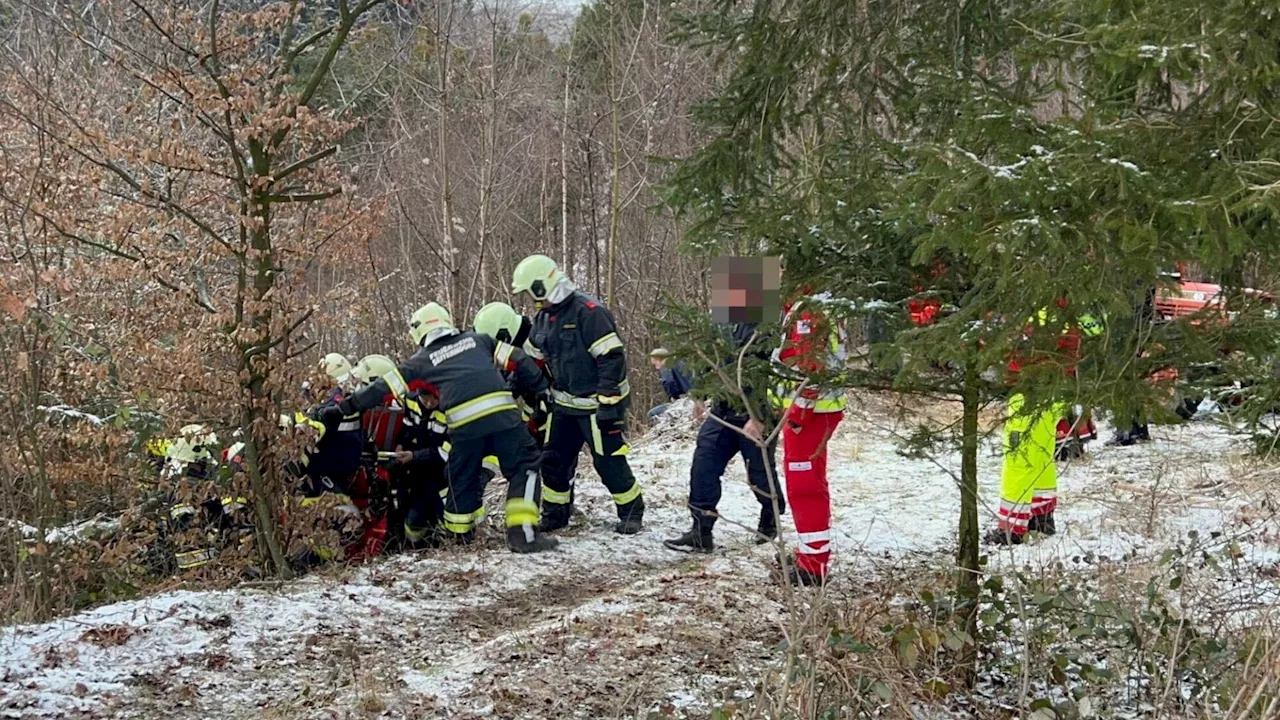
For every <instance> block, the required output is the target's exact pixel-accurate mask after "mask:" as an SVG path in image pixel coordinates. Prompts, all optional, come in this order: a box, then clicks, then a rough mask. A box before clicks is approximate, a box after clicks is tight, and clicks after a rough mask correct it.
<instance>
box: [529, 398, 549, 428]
mask: <svg viewBox="0 0 1280 720" xmlns="http://www.w3.org/2000/svg"><path fill="white" fill-rule="evenodd" d="M550 416H551V404H550V403H549V402H547V396H546V395H545V394H543V395H539V396H538V397H537V399H536V400H535V401H534V403H533V418H532V420H533V422H534V425H535V426H536V427H537V428H538V429H539V430H541V429H543V428H545V427H546V426H547V418H548V417H550Z"/></svg>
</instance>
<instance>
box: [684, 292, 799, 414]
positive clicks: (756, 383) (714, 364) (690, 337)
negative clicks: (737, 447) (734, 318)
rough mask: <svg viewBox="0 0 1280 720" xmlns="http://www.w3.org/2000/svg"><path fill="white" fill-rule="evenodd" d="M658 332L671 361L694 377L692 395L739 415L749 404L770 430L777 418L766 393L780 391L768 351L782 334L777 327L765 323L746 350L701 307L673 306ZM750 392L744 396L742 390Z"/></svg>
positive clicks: (775, 324) (775, 344)
mask: <svg viewBox="0 0 1280 720" xmlns="http://www.w3.org/2000/svg"><path fill="white" fill-rule="evenodd" d="M659 328H660V331H661V333H662V336H663V337H664V338H667V344H668V348H669V349H670V350H671V351H672V354H673V358H674V359H675V360H680V361H683V362H684V363H685V367H686V369H687V370H688V371H689V372H690V374H691V375H692V376H693V377H694V378H695V383H694V390H693V394H694V395H695V396H696V397H697V398H698V399H700V400H704V401H706V402H707V403H708V405H713V404H716V403H725V404H727V405H728V406H729V407H730V408H732V409H734V410H735V411H738V412H743V411H745V410H746V403H748V402H750V403H751V409H750V414H752V415H754V416H755V417H756V418H757V419H758V420H760V421H761V422H762V423H763V424H764V425H765V426H766V427H768V428H770V429H772V427H773V425H774V424H775V423H776V420H777V417H776V416H775V410H774V408H773V405H772V404H771V403H770V401H769V393H768V390H771V389H773V388H775V387H777V385H778V382H779V380H780V378H779V377H778V375H777V373H776V371H775V369H774V367H773V364H772V362H771V361H770V358H769V356H770V352H771V351H772V350H773V348H775V347H776V346H777V342H776V340H775V339H776V338H777V337H779V336H780V335H781V333H782V329H781V328H780V327H779V326H778V324H777V323H762V324H761V325H759V326H758V327H757V328H756V338H755V340H753V341H752V342H751V343H750V344H749V345H748V347H746V348H745V349H744V348H738V347H735V344H734V342H733V339H732V338H731V337H730V336H729V335H728V333H727V331H726V328H725V327H724V326H721V325H717V324H716V323H715V322H713V321H712V318H711V316H710V315H708V314H707V313H706V312H705V311H701V310H699V309H697V308H689V307H681V306H677V305H672V304H669V312H668V314H667V318H666V319H665V320H662V321H660V324H659ZM744 388H746V389H748V390H749V391H748V392H747V393H745V394H744V393H743V392H742V389H744Z"/></svg>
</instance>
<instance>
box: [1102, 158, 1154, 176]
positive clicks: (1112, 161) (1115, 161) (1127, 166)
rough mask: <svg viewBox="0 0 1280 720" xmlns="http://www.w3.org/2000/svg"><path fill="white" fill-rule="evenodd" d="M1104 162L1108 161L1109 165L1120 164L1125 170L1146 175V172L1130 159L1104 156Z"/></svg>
mask: <svg viewBox="0 0 1280 720" xmlns="http://www.w3.org/2000/svg"><path fill="white" fill-rule="evenodd" d="M1103 162H1105V163H1107V164H1108V165H1119V166H1120V167H1122V168H1124V169H1125V170H1129V171H1131V172H1135V173H1137V174H1139V175H1146V173H1144V172H1143V171H1142V170H1141V169H1140V168H1139V167H1138V166H1137V165H1134V164H1133V163H1131V162H1129V161H1128V160H1120V159H1119V158H1103Z"/></svg>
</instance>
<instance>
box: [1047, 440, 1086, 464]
mask: <svg viewBox="0 0 1280 720" xmlns="http://www.w3.org/2000/svg"><path fill="white" fill-rule="evenodd" d="M1082 457H1084V443H1083V442H1081V441H1080V440H1079V439H1077V438H1070V439H1067V440H1064V441H1062V443H1061V444H1060V445H1058V449H1057V450H1055V451H1054V453H1053V459H1054V460H1057V461H1058V462H1065V461H1067V460H1075V459H1077V458H1082Z"/></svg>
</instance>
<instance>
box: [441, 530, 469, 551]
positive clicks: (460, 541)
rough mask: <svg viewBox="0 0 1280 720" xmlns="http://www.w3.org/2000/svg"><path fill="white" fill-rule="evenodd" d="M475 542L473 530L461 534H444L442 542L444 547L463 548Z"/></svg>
mask: <svg viewBox="0 0 1280 720" xmlns="http://www.w3.org/2000/svg"><path fill="white" fill-rule="evenodd" d="M475 541H476V531H475V530H468V531H466V532H461V533H456V532H449V533H445V536H444V542H445V544H446V545H457V546H459V547H465V546H467V545H472V544H474V543H475Z"/></svg>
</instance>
